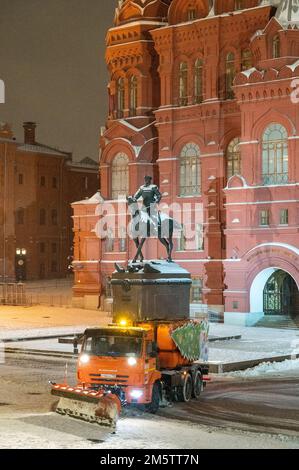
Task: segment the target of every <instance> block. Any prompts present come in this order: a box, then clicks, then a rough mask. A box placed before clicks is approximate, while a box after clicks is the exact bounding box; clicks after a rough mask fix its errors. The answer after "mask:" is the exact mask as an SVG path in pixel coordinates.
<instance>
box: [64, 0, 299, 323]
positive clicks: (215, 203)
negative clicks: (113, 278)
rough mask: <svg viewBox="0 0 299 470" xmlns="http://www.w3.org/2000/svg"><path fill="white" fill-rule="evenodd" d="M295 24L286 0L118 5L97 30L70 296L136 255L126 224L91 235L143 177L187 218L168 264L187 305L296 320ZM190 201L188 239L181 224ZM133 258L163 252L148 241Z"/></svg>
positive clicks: (298, 53)
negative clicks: (175, 266) (109, 23)
mask: <svg viewBox="0 0 299 470" xmlns="http://www.w3.org/2000/svg"><path fill="white" fill-rule="evenodd" d="M297 27H299V5H298V2H297V1H286V0H283V1H275V0H273V1H271V0H262V1H261V0H259V1H258V0H244V1H233V0H225V1H224V0H223V1H222V0H219V1H217V0H215V1H208V0H172V1H171V0H155V1H153V0H123V1H120V2H119V7H118V8H117V9H116V16H115V23H114V27H113V28H111V29H110V30H109V31H108V34H107V53H106V61H107V64H108V69H109V73H110V83H109V85H108V93H109V116H108V120H107V126H106V128H105V129H104V130H103V131H102V135H101V139H100V146H101V152H100V153H101V156H100V178H101V191H100V193H98V194H96V195H95V196H94V197H93V198H91V199H90V200H88V201H87V200H86V201H81V202H78V203H76V204H74V205H73V209H74V230H75V259H76V261H75V272H76V281H75V286H74V294H75V299H76V301H77V303H78V304H79V303H81V305H82V304H83V300H84V303H85V305H91V304H92V303H95V302H96V298H97V296H98V294H99V292H100V293H101V294H102V295H106V296H108V297H109V276H110V275H111V273H112V272H113V271H114V263H115V262H118V263H123V264H124V263H126V262H128V260H129V259H132V258H133V255H134V252H135V247H134V245H133V242H132V241H130V240H129V239H128V237H127V236H126V230H125V223H124V227H118V230H117V231H116V233H112V232H111V233H109V235H108V237H107V238H106V239H100V238H99V237H98V236H97V235H96V233H95V230H94V228H95V225H96V223H97V222H98V219H99V215H98V214H99V213H100V212H99V207H101V205H103V204H105V203H104V201H106V202H107V201H110V203H111V204H115V205H116V199H117V198H118V197H119V196H125V195H128V194H134V193H135V191H136V190H137V188H138V187H139V186H140V185H141V184H142V182H143V178H144V176H145V175H147V174H149V175H152V176H153V178H154V181H155V183H156V184H158V185H159V187H160V191H161V192H162V193H163V201H162V202H163V203H165V204H168V205H174V204H177V205H180V206H181V207H183V211H184V213H186V211H187V212H189V219H188V217H187V219H186V217H185V218H184V220H187V222H186V223H185V224H184V227H183V230H182V232H181V234H180V235H179V239H178V240H177V241H176V249H175V254H174V259H175V261H176V262H178V263H179V264H181V265H182V266H183V267H185V268H186V269H188V270H189V271H190V272H191V273H192V277H193V289H192V299H191V303H193V304H195V305H196V306H197V307H195V308H200V307H199V305H202V306H208V308H209V309H210V310H211V311H215V312H216V311H218V312H224V314H225V315H224V316H225V321H227V322H235V323H239V324H246V325H250V324H255V323H256V322H257V321H258V320H259V319H260V318H261V317H262V316H263V315H264V314H266V315H291V316H295V315H297V314H298V312H299V295H298V286H299V271H298V266H299V237H298V218H299V209H298V201H299V183H298V182H299V140H298V139H299V104H298V103H297V101H298V100H297V99H296V98H297V95H296V92H294V88H295V87H296V86H298V84H299V81H298V84H297V85H296V82H294V80H295V79H296V78H297V79H299V29H298V28H297ZM298 95H299V93H298ZM200 204H202V207H203V220H202V223H201V224H196V226H194V227H193V231H194V233H195V237H194V240H195V242H194V243H193V244H192V246H191V245H189V244H188V241H187V240H186V235H185V233H186V230H187V229H188V227H186V225H188V220H190V225H192V223H194V213H195V212H196V210H197V209H196V207H199V205H200ZM115 207H117V206H115ZM116 210H118V211H119V209H116ZM124 220H126V216H125V219H124ZM122 233H123V235H122ZM144 254H145V256H146V258H147V259H159V258H161V257H163V256H165V254H164V251H163V247H162V246H161V247H160V246H158V243H157V242H156V241H153V240H150V241H149V242H148V243H147V245H146V247H145V249H144Z"/></svg>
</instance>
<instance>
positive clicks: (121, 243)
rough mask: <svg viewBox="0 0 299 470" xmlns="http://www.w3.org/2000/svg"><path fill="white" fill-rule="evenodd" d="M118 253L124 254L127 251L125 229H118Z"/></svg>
mask: <svg viewBox="0 0 299 470" xmlns="http://www.w3.org/2000/svg"><path fill="white" fill-rule="evenodd" d="M119 251H120V252H121V253H125V252H126V251H127V231H126V228H125V227H122V228H121V229H120V239H119Z"/></svg>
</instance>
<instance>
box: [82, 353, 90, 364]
mask: <svg viewBox="0 0 299 470" xmlns="http://www.w3.org/2000/svg"><path fill="white" fill-rule="evenodd" d="M89 361H90V357H89V355H88V354H82V356H81V357H80V363H81V364H88V363H89Z"/></svg>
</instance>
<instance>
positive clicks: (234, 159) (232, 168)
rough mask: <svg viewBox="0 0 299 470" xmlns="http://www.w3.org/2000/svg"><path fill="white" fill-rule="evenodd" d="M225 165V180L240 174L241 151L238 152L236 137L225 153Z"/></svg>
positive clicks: (238, 143)
mask: <svg viewBox="0 0 299 470" xmlns="http://www.w3.org/2000/svg"><path fill="white" fill-rule="evenodd" d="M226 165H227V170H226V174H227V179H229V178H231V177H232V176H234V175H240V173H241V150H240V139H239V138H238V137H236V138H235V139H233V140H232V141H231V142H230V144H229V146H228V147H227V152H226Z"/></svg>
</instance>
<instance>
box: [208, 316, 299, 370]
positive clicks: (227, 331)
mask: <svg viewBox="0 0 299 470" xmlns="http://www.w3.org/2000/svg"><path fill="white" fill-rule="evenodd" d="M210 334H211V335H213V336H225V335H241V339H239V340H231V341H217V342H215V343H214V342H213V343H211V344H210V354H209V360H210V361H216V362H221V363H224V364H225V363H232V362H241V361H248V360H253V359H263V358H270V357H275V356H287V355H295V354H299V330H283V329H277V330H276V329H272V328H254V327H239V326H231V325H221V324H215V323H212V324H211V325H210Z"/></svg>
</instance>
